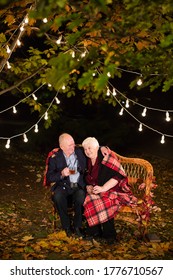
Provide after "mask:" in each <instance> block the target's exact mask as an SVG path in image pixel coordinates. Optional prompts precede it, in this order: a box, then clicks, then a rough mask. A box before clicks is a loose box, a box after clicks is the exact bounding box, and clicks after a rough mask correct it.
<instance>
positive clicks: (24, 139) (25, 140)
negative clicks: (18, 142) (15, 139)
mask: <svg viewBox="0 0 173 280" xmlns="http://www.w3.org/2000/svg"><path fill="white" fill-rule="evenodd" d="M23 141H24V142H25V143H26V142H28V138H27V136H26V134H25V133H24V134H23Z"/></svg>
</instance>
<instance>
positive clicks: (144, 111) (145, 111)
mask: <svg viewBox="0 0 173 280" xmlns="http://www.w3.org/2000/svg"><path fill="white" fill-rule="evenodd" d="M146 113H147V108H146V107H145V108H144V110H143V112H142V116H143V117H146Z"/></svg>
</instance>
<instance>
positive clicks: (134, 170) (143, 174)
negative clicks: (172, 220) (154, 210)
mask: <svg viewBox="0 0 173 280" xmlns="http://www.w3.org/2000/svg"><path fill="white" fill-rule="evenodd" d="M115 155H116V156H117V158H118V160H119V161H120V163H121V165H122V166H123V169H124V171H125V173H126V174H127V176H128V183H129V185H130V186H131V187H132V192H133V194H134V195H135V196H136V197H137V198H138V204H137V206H135V207H133V208H131V207H129V206H123V207H122V208H121V209H120V211H119V213H118V215H117V216H116V217H115V221H116V220H123V221H125V222H129V223H132V224H135V225H137V226H138V228H139V230H140V232H141V234H142V235H145V234H146V233H147V229H148V223H149V220H150V211H151V205H152V203H153V201H152V198H151V190H152V188H153V187H154V186H155V184H154V183H153V179H154V177H153V167H152V165H151V163H150V162H148V161H147V160H144V159H141V158H131V157H124V156H121V155H119V154H117V153H115Z"/></svg>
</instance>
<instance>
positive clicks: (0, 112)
mask: <svg viewBox="0 0 173 280" xmlns="http://www.w3.org/2000/svg"><path fill="white" fill-rule="evenodd" d="M44 85H45V83H43V84H42V85H41V86H39V87H38V88H37V89H36V90H34V91H33V92H32V93H31V94H29V95H28V96H26V97H25V98H23V99H22V100H20V101H19V102H17V103H16V104H14V105H13V106H10V107H8V108H6V109H4V110H2V111H0V114H2V113H4V112H6V111H8V110H10V109H11V108H13V107H16V106H17V105H19V104H20V103H22V102H24V101H25V100H26V99H27V98H29V97H30V96H31V95H35V94H34V93H36V92H37V91H38V90H39V89H40V88H42V87H43V86H44ZM14 110H15V108H14Z"/></svg>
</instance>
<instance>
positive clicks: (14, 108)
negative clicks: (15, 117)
mask: <svg viewBox="0 0 173 280" xmlns="http://www.w3.org/2000/svg"><path fill="white" fill-rule="evenodd" d="M16 113H17V110H16V107H15V106H13V114H16Z"/></svg>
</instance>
